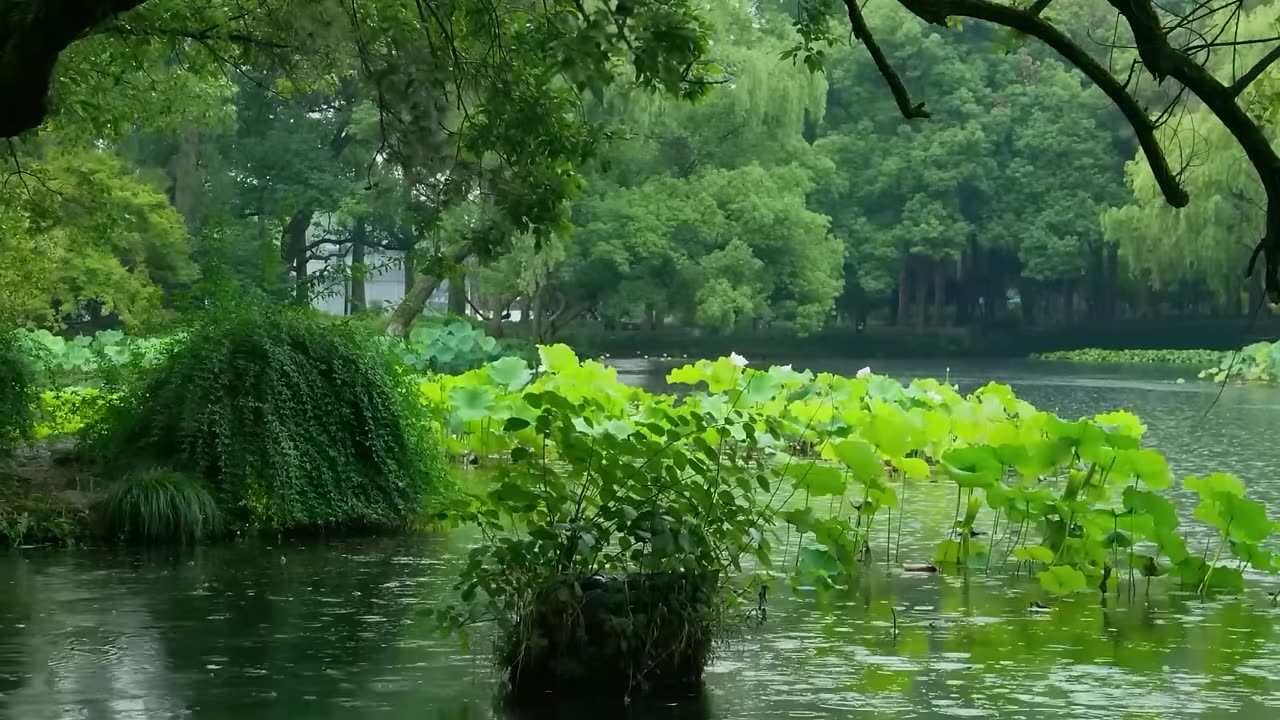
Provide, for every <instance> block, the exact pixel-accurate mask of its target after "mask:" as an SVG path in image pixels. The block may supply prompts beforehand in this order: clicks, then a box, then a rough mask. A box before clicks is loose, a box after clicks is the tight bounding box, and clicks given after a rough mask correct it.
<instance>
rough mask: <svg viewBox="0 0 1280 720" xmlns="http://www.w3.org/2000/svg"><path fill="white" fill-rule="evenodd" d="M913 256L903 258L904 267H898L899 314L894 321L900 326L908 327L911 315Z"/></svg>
mask: <svg viewBox="0 0 1280 720" xmlns="http://www.w3.org/2000/svg"><path fill="white" fill-rule="evenodd" d="M910 293H911V256H910V255H906V256H904V257H903V258H902V267H900V268H899V269H898V314H897V315H894V317H893V323H894V324H895V325H897V326H898V327H906V326H907V323H908V322H910V320H909V318H910V317H911V295H910Z"/></svg>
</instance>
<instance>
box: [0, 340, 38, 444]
mask: <svg viewBox="0 0 1280 720" xmlns="http://www.w3.org/2000/svg"><path fill="white" fill-rule="evenodd" d="M37 393H38V385H37V377H36V372H35V368H34V367H32V363H31V361H30V358H29V357H28V355H27V353H26V352H25V349H24V347H23V346H22V343H21V340H20V338H19V337H18V336H17V334H16V333H13V332H5V331H3V330H0V456H3V455H7V454H8V453H9V451H11V450H12V449H13V446H14V445H15V444H17V443H18V442H20V441H22V440H25V439H27V438H28V437H29V436H30V435H31V432H32V425H33V423H34V422H35V418H34V417H33V413H32V408H33V407H34V406H35V403H36V398H37Z"/></svg>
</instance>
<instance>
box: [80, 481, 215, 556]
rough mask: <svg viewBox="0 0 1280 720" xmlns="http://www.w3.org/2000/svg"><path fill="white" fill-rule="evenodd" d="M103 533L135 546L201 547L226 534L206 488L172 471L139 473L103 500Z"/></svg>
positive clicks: (115, 487) (114, 489)
mask: <svg viewBox="0 0 1280 720" xmlns="http://www.w3.org/2000/svg"><path fill="white" fill-rule="evenodd" d="M101 513H102V519H103V525H104V529H105V530H106V531H107V533H109V534H110V535H113V536H116V537H119V538H122V539H125V540H128V541H131V542H143V543H154V542H181V543H187V542H193V543H196V542H200V541H201V540H204V539H206V538H209V537H212V536H215V535H217V534H219V533H220V532H221V531H222V512H221V511H220V510H219V509H218V506H217V504H216V503H214V501H213V496H211V495H210V494H209V491H208V489H206V488H205V486H204V483H203V482H202V481H201V480H199V479H198V478H194V477H191V476H190V475H186V474H183V473H179V472H173V471H171V470H163V469H154V470H147V471H143V472H140V473H135V474H133V475H130V476H128V477H126V478H125V479H124V480H123V481H121V482H119V483H117V484H116V485H115V486H114V487H113V488H111V490H110V491H109V492H108V493H107V495H106V497H104V498H103V499H102V503H101Z"/></svg>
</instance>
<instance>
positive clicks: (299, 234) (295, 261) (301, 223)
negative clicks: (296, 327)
mask: <svg viewBox="0 0 1280 720" xmlns="http://www.w3.org/2000/svg"><path fill="white" fill-rule="evenodd" d="M314 215H315V209H314V208H311V207H307V206H303V207H301V208H298V210H297V211H295V212H294V213H293V215H292V216H291V217H290V218H289V222H288V223H287V224H286V225H285V226H284V237H283V238H281V242H280V255H281V259H283V260H284V265H285V267H287V268H289V269H291V270H292V271H293V300H294V302H296V303H298V304H299V305H306V304H308V303H310V302H311V294H310V292H309V290H308V288H307V255H308V252H307V230H309V229H310V228H311V218H312V217H313V216H314Z"/></svg>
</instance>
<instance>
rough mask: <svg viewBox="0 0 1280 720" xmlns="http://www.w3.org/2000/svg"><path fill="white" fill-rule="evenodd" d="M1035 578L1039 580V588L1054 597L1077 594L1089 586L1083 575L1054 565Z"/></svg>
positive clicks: (1075, 570)
mask: <svg viewBox="0 0 1280 720" xmlns="http://www.w3.org/2000/svg"><path fill="white" fill-rule="evenodd" d="M1037 577H1039V578H1040V587H1042V588H1044V589H1045V592H1047V593H1049V594H1050V595H1055V596H1062V595H1070V594H1071V593H1077V592H1080V591H1082V590H1084V589H1085V588H1087V587H1088V585H1089V583H1088V581H1087V580H1086V579H1085V577H1084V573H1082V572H1080V571H1079V570H1077V569H1075V568H1073V567H1070V566H1067V565H1055V566H1053V567H1051V568H1049V569H1047V570H1043V571H1041V572H1040V573H1039V574H1038V575H1037Z"/></svg>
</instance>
